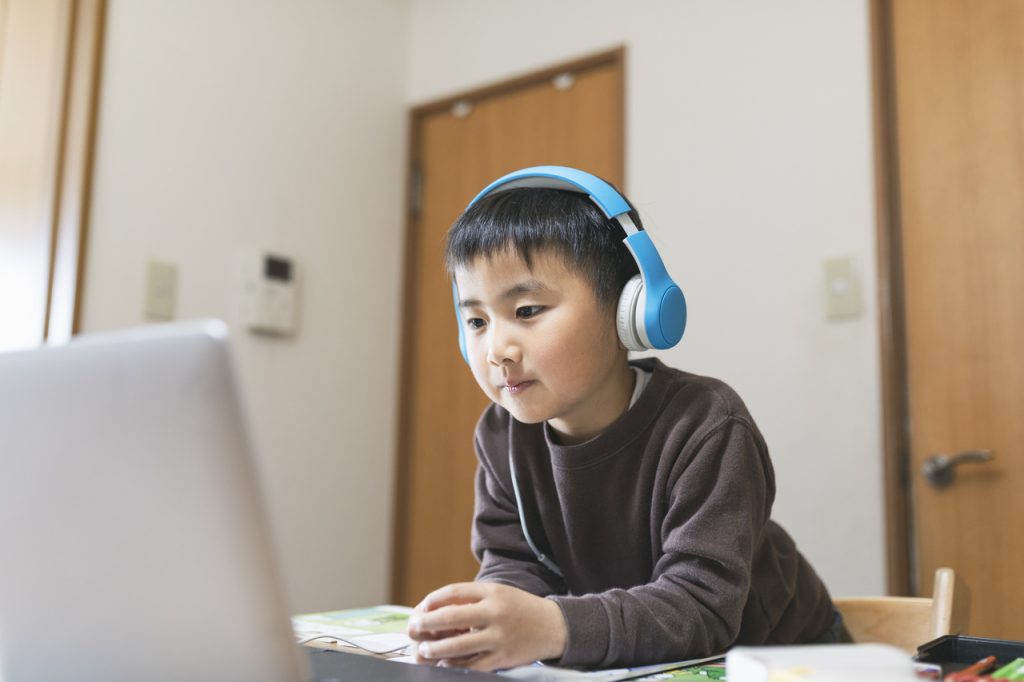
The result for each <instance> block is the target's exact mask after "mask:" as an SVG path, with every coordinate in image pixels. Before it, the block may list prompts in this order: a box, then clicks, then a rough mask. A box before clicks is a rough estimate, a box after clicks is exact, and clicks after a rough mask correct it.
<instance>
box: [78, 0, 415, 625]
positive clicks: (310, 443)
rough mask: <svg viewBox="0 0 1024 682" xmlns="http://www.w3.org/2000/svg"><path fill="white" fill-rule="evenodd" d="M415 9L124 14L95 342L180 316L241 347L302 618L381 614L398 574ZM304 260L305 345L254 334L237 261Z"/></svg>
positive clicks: (114, 71) (131, 7)
mask: <svg viewBox="0 0 1024 682" xmlns="http://www.w3.org/2000/svg"><path fill="white" fill-rule="evenodd" d="M407 15H408V8H407V6H406V4H405V3H404V2H368V1H359V0H350V1H340V0H338V1H335V0H323V1H305V2H302V3H291V2H268V1H266V0H261V1H259V2H253V1H250V0H217V1H216V2H209V1H207V0H175V1H174V2H167V1H165V0H146V1H143V0H128V1H120V0H116V1H114V2H112V3H111V5H110V8H109V16H108V26H107V39H106V54H105V66H104V70H103V82H102V92H101V99H100V118H99V132H98V146H97V154H98V156H97V161H96V175H95V184H94V193H93V207H92V225H91V229H92V233H91V235H90V239H89V252H88V254H89V262H88V267H87V270H86V272H87V280H86V282H85V286H84V329H85V330H86V331H91V330H99V329H109V328H116V327H123V326H130V325H136V324H140V323H143V322H144V321H145V320H144V318H143V314H142V311H143V282H144V277H145V274H144V273H145V264H146V262H147V261H148V260H149V259H151V258H155V259H159V260H163V261H167V262H170V263H173V264H175V265H176V266H177V267H178V276H179V285H178V296H179V301H178V317H179V318H193V317H199V316H218V317H222V318H225V319H226V320H227V321H228V322H229V324H231V326H232V328H233V330H234V332H235V338H234V340H235V346H236V350H237V355H238V364H239V367H240V370H241V371H240V374H241V378H242V383H243V388H244V391H243V392H244V398H245V400H246V402H247V405H248V408H249V415H250V421H251V422H252V426H253V428H254V432H255V440H256V442H257V444H258V446H259V454H260V459H261V465H262V471H263V474H264V475H265V478H266V480H267V483H268V486H269V498H270V499H269V506H270V511H271V516H272V520H273V525H274V527H275V531H276V535H277V537H278V540H279V544H280V549H281V551H282V556H283V569H284V573H285V578H286V582H287V587H288V593H289V600H290V606H291V608H292V609H293V610H294V611H296V612H301V611H312V610H325V609H329V608H340V607H344V606H356V605H360V604H373V603H379V602H381V601H383V600H385V599H386V597H387V590H388V576H389V567H390V519H391V509H392V500H391V497H390V492H391V488H392V478H393V475H392V451H393V449H394V448H393V444H392V440H393V434H394V426H395V386H396V381H397V376H396V375H397V373H396V365H395V363H396V360H397V354H398V335H399V331H400V324H399V323H400V319H399V314H398V311H399V297H400V293H399V285H400V281H401V274H400V265H401V259H402V250H401V242H402V238H401V235H402V231H403V221H402V208H401V205H402V200H403V194H404V190H403V185H402V178H403V177H404V172H403V167H404V158H405V152H406V145H405V129H406V123H405V104H404V99H403V98H404V91H403V76H404V70H405V63H406V62H405V55H404V50H405V42H404V39H403V36H404V32H405V23H406V19H407ZM250 248H251V249H257V248H265V249H270V250H276V251H278V252H280V253H282V254H285V255H288V256H291V257H293V258H294V260H295V262H296V263H297V266H298V268H299V271H300V277H301V281H300V285H301V296H300V299H299V300H300V306H299V318H300V321H299V325H300V326H299V333H298V334H297V335H296V336H295V337H294V338H292V339H285V340H275V339H269V338H261V337H255V336H252V335H250V334H248V333H246V332H244V331H243V330H242V328H241V325H240V319H241V316H240V300H241V276H240V274H239V270H240V267H239V261H240V259H241V257H242V254H244V253H245V252H246V250H248V249H250Z"/></svg>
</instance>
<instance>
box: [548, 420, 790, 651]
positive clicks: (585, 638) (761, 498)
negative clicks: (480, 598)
mask: <svg viewBox="0 0 1024 682" xmlns="http://www.w3.org/2000/svg"><path fill="white" fill-rule="evenodd" d="M667 445H668V446H669V447H667V448H666V450H665V453H664V456H666V457H668V456H670V453H671V451H672V448H671V443H669V444H667ZM676 453H677V455H676V461H675V462H674V463H673V464H672V467H673V469H672V474H671V475H670V476H669V477H668V485H669V488H670V489H669V491H668V500H669V505H668V509H667V512H666V514H665V517H664V521H663V523H662V531H661V543H662V552H661V554H660V558H659V559H658V561H657V562H656V564H655V566H654V570H653V572H652V576H651V580H650V582H648V583H646V584H643V585H637V586H634V587H631V588H629V589H612V590H608V591H606V592H601V593H596V594H586V595H580V596H552V597H550V598H551V599H552V600H554V601H555V602H556V603H558V605H559V606H560V607H561V609H562V612H563V615H564V616H565V619H566V623H567V625H568V630H569V636H568V643H567V646H566V650H565V653H564V654H563V657H562V659H561V660H560V662H559V663H560V664H561V665H575V666H597V667H608V666H619V665H629V664H634V663H653V662H657V661H669V660H685V659H690V658H697V657H704V656H710V655H714V654H719V653H723V652H724V651H725V650H726V649H727V648H728V647H729V646H730V645H731V644H732V643H733V642H734V641H735V640H736V637H737V634H738V632H739V628H740V620H741V615H742V613H743V607H744V604H745V603H746V600H747V595H748V592H749V590H750V584H751V566H752V561H753V556H754V552H755V550H756V548H757V545H758V543H759V542H760V538H761V535H762V534H763V532H764V529H765V525H766V524H767V522H768V517H769V512H770V506H771V500H770V496H771V495H770V492H769V480H770V478H771V477H772V472H771V469H770V466H771V465H770V463H769V461H768V459H767V449H766V447H765V446H764V443H763V441H762V440H761V438H760V436H759V434H757V432H756V430H755V429H754V428H753V427H752V425H751V424H749V423H748V422H747V421H745V420H744V419H742V418H739V417H735V416H730V417H727V418H725V419H724V420H723V422H721V423H720V424H718V425H717V426H715V427H714V428H713V429H711V430H710V431H709V432H707V435H705V436H704V437H703V438H701V439H700V440H698V441H697V442H696V443H695V444H689V443H687V444H683V445H681V446H677V447H676Z"/></svg>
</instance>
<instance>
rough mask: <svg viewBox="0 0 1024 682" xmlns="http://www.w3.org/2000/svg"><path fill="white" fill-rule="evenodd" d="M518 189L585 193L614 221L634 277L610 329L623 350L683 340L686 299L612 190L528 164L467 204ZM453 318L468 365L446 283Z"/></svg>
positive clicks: (588, 178) (585, 176) (595, 180)
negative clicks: (635, 272)
mask: <svg viewBox="0 0 1024 682" xmlns="http://www.w3.org/2000/svg"><path fill="white" fill-rule="evenodd" d="M520 187H539V188H548V189H561V190H567V191H569V192H576V193H580V194H586V195H587V196H589V197H590V200H591V201H593V202H594V203H595V204H596V205H597V207H598V208H600V209H601V211H602V212H603V213H604V214H605V216H607V217H608V218H615V220H617V221H618V223H619V225H621V226H622V230H623V232H625V233H626V238H625V239H624V241H625V243H626V248H628V249H629V252H630V253H631V254H633V258H634V259H635V260H636V264H637V266H638V267H639V268H640V274H639V275H636V276H634V277H633V278H632V279H630V280H629V281H628V282H626V286H624V287H623V288H622V293H621V294H620V295H619V305H618V311H617V313H616V316H615V325H616V327H617V329H618V332H619V339H620V340H621V341H622V345H624V346H625V347H626V348H628V349H629V350H634V351H642V350H648V349H651V348H671V347H672V346H674V345H676V344H677V343H679V340H680V339H681V338H683V330H684V329H685V328H686V299H685V298H684V297H683V292H682V290H681V289H680V288H679V285H678V284H676V283H675V282H673V281H672V278H671V277H669V274H668V272H667V271H666V270H665V264H664V263H663V262H662V260H661V256H660V255H658V250H657V249H656V248H654V242H652V241H651V238H650V236H649V235H648V234H647V232H646V231H645V230H642V229H639V228H637V226H636V225H635V224H634V223H633V219H632V218H630V216H629V211H630V205H629V202H628V201H626V200H625V199H624V198H623V197H622V195H621V194H619V193H618V192H617V191H615V188H614V187H612V186H611V185H609V184H608V183H607V182H605V181H604V180H602V179H601V178H599V177H597V176H595V175H591V174H590V173H586V172H584V171H581V170H577V169H575V168H567V167H565V166H533V167H532V168H523V169H521V170H517V171H514V172H512V173H509V174H508V175H505V176H503V177H500V178H498V179H497V180H495V181H494V182H492V183H491V184H489V185H488V186H487V187H484V189H483V191H482V192H480V193H479V194H477V195H476V196H475V197H473V200H472V201H471V202H469V206H467V207H466V208H467V209H468V208H469V207H470V206H472V205H473V204H475V203H476V202H478V201H479V200H480V199H482V198H483V197H485V196H487V195H488V194H492V193H494V192H502V191H505V190H509V189H516V188H520ZM452 296H453V298H454V301H455V318H456V322H457V323H458V327H459V349H460V350H461V351H462V357H463V359H465V361H466V362H467V363H468V362H469V354H468V353H467V352H466V332H465V330H464V329H463V324H462V316H461V314H460V313H459V290H458V289H457V288H456V286H455V281H454V280H453V281H452Z"/></svg>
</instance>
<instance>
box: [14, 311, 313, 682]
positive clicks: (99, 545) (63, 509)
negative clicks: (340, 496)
mask: <svg viewBox="0 0 1024 682" xmlns="http://www.w3.org/2000/svg"><path fill="white" fill-rule="evenodd" d="M226 329H227V328H226V327H225V325H224V324H223V323H220V322H203V323H192V324H184V325H180V324H175V325H166V326H155V327H149V328H143V329H141V330H138V331H132V332H125V333H114V334H109V335H97V336H94V337H91V338H90V337H85V338H83V339H82V340H79V341H75V342H72V343H71V344H69V345H67V346H63V347H58V348H41V349H37V350H31V351H24V352H15V353H8V354H0V679H2V680H3V682H21V681H22V680H274V681H275V682H277V681H280V680H296V679H303V678H305V677H306V669H305V659H304V658H303V657H302V656H300V652H299V649H298V648H297V647H296V646H295V644H294V638H293V636H292V633H291V629H290V621H289V617H288V613H287V611H286V607H285V602H284V599H283V596H282V592H281V587H280V581H279V579H278V572H277V569H276V567H275V562H274V558H273V554H272V550H271V545H270V542H269V540H268V537H267V532H266V524H265V521H264V510H263V507H262V503H261V496H260V494H259V485H258V482H257V478H256V474H255V472H254V468H253V462H252V460H251V457H250V453H249V445H248V439H247V436H246V431H245V428H244V425H243V420H242V415H241V410H240V409H239V404H238V400H237V398H236V393H235V387H234V382H233V379H232V371H231V363H230V361H229V357H228V351H227V347H226V335H227V331H226Z"/></svg>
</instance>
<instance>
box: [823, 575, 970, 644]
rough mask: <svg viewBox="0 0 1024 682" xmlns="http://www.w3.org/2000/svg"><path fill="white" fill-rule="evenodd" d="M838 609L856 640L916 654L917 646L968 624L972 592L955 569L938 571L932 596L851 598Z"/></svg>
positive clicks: (837, 606) (841, 600)
mask: <svg viewBox="0 0 1024 682" xmlns="http://www.w3.org/2000/svg"><path fill="white" fill-rule="evenodd" d="M834 601H835V605H836V608H837V609H839V612H840V613H842V614H843V622H844V624H845V625H846V630H847V632H849V633H850V636H851V637H852V638H853V641H854V642H857V643H862V642H881V643H883V644H891V645H893V646H896V647H899V648H901V649H904V650H905V651H907V652H910V653H916V652H917V647H918V646H919V645H921V644H924V643H925V642H928V641H931V640H933V639H935V638H936V637H941V636H942V635H948V634H952V633H954V632H959V631H961V630H962V629H963V628H964V627H966V625H967V612H968V608H969V593H968V591H967V589H966V586H965V585H964V584H963V582H962V581H960V582H958V579H957V577H956V574H955V573H954V572H953V569H951V568H940V569H938V570H937V571H935V586H934V589H933V590H932V596H931V597H847V598H845V599H835V600H834Z"/></svg>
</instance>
